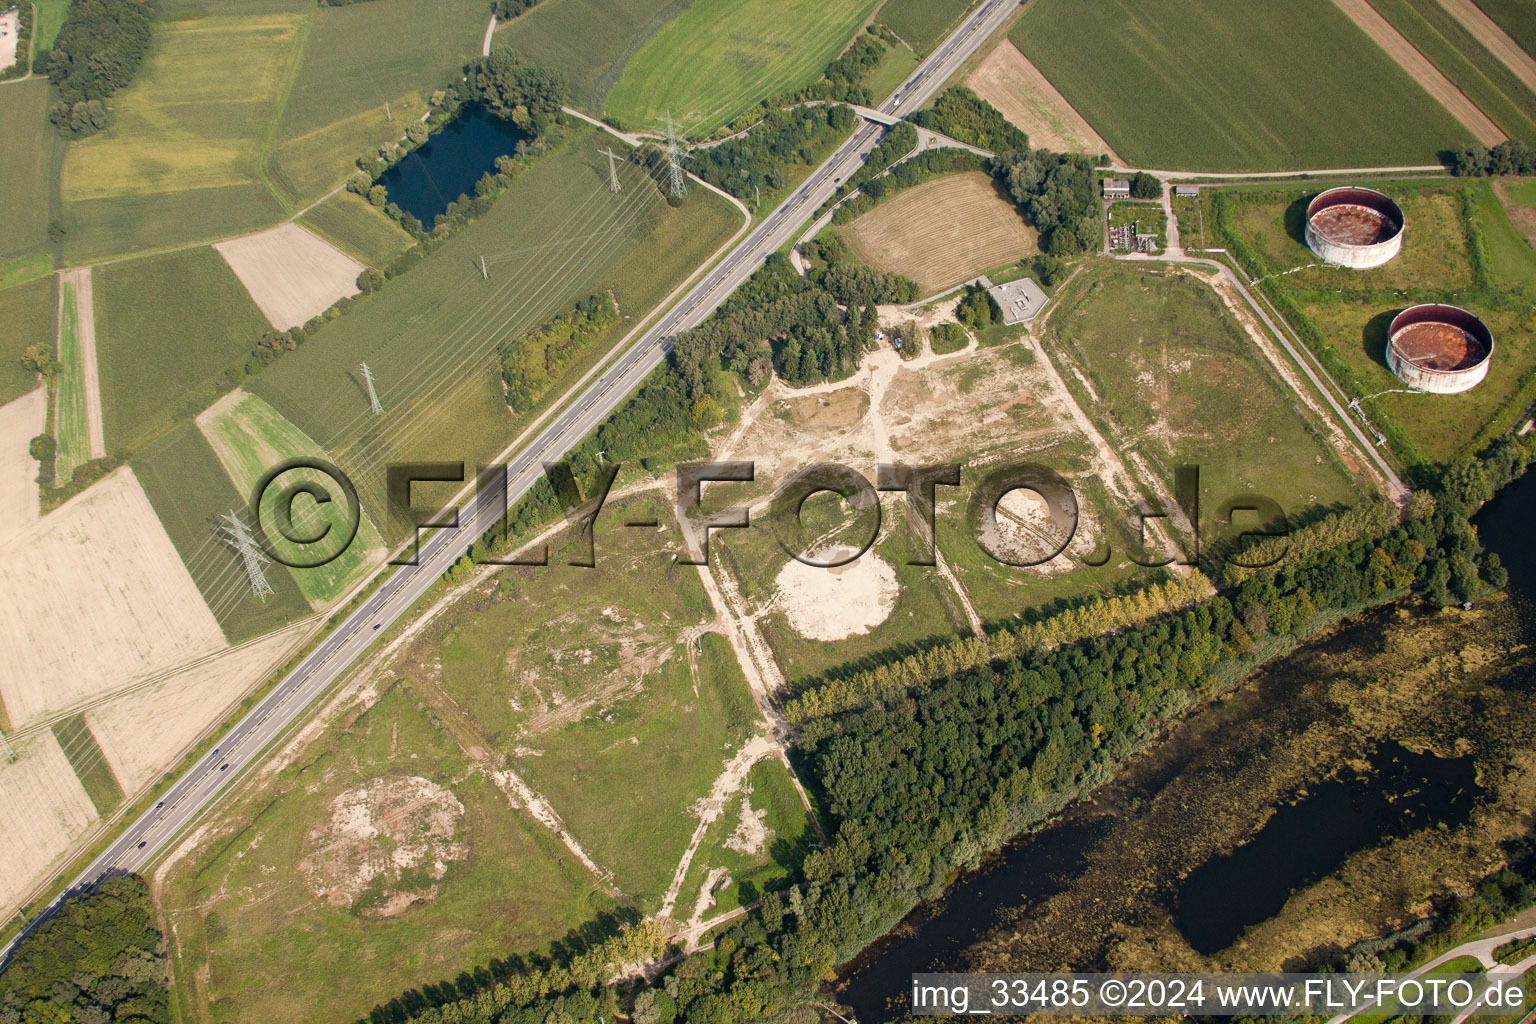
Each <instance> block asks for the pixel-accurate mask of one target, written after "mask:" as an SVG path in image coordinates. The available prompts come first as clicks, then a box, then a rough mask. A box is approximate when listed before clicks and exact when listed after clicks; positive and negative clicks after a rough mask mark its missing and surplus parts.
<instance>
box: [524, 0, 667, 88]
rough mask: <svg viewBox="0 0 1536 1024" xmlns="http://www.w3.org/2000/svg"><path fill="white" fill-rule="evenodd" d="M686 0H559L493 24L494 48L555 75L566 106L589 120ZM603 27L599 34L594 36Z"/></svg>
mask: <svg viewBox="0 0 1536 1024" xmlns="http://www.w3.org/2000/svg"><path fill="white" fill-rule="evenodd" d="M690 3H691V0H559V2H558V3H542V4H539V5H538V6H537V7H535V8H533V9H532V10H530V11H525V12H523V13H522V14H520V15H518V16H517V17H516V18H513V19H512V20H511V21H504V22H501V23H500V24H499V25H497V26H496V45H497V46H511V47H513V48H514V49H515V50H517V51H518V52H519V53H522V54H525V55H527V56H528V57H529V58H530V59H532V60H534V61H537V62H538V63H539V64H540V65H542V66H543V67H546V68H549V69H550V70H552V71H556V72H558V73H559V74H560V75H562V76H563V77H564V78H565V81H566V84H567V85H568V86H569V88H570V98H571V104H572V105H573V106H575V107H578V108H580V109H582V110H585V111H586V112H587V113H589V114H591V115H593V116H594V117H595V116H597V115H599V114H601V113H602V112H603V100H604V98H605V97H606V96H607V95H608V90H609V89H611V88H613V83H615V82H617V81H618V80H619V76H620V75H621V74H622V73H623V71H624V67H625V65H626V64H627V63H628V62H629V59H630V58H631V57H633V56H634V55H635V53H636V52H637V51H638V50H639V49H640V48H641V47H642V46H643V45H644V44H645V42H646V40H648V39H650V38H651V36H653V35H655V34H656V32H657V31H658V30H660V29H661V27H662V26H663V25H665V24H666V23H667V22H668V21H670V20H672V19H673V18H675V17H677V16H678V15H679V14H681V13H682V12H683V11H685V10H686V9H687V8H688V7H689V5H690ZM593 25H602V26H603V31H602V32H593V31H592V26H593Z"/></svg>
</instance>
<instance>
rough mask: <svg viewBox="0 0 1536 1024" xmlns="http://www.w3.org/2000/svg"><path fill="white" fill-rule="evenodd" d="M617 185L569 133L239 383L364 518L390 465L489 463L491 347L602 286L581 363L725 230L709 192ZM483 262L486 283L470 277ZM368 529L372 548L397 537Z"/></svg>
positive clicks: (495, 414) (631, 177) (493, 386)
mask: <svg viewBox="0 0 1536 1024" xmlns="http://www.w3.org/2000/svg"><path fill="white" fill-rule="evenodd" d="M621 175H622V176H623V180H624V182H625V185H626V187H625V191H624V192H623V193H622V194H621V195H619V196H612V195H610V194H609V193H608V189H607V185H606V181H607V161H606V160H604V159H603V158H602V157H601V156H600V155H599V154H598V153H597V152H596V139H595V137H594V134H593V133H592V132H591V131H587V130H579V131H577V132H575V133H574V135H573V136H572V137H571V138H570V139H569V140H568V142H567V143H566V144H565V145H564V146H563V147H561V148H560V149H559V150H558V151H557V152H554V153H552V154H550V155H549V156H547V157H545V158H543V159H541V160H540V161H539V162H538V163H536V164H535V165H534V166H533V167H531V168H530V169H528V170H527V171H526V172H524V174H523V175H522V176H521V177H520V178H519V179H518V180H517V181H515V182H514V183H513V184H512V185H511V187H509V188H508V189H507V191H506V192H505V194H503V195H502V197H501V198H500V199H498V200H497V201H496V203H495V205H494V206H493V207H492V208H491V210H490V211H489V212H488V213H487V214H486V215H485V216H483V217H481V218H480V219H479V220H477V221H476V222H475V223H474V224H472V225H470V227H468V228H467V229H466V230H464V231H463V232H461V233H460V234H458V235H456V236H454V238H453V239H452V240H450V241H449V242H447V243H446V244H444V245H443V246H442V247H441V248H440V249H438V250H437V251H436V252H435V253H434V254H433V255H432V256H431V257H430V258H429V259H427V260H425V261H424V262H422V263H421V264H419V265H417V266H416V267H414V268H412V269H411V270H410V271H409V272H407V273H406V274H404V275H402V276H400V277H398V278H395V279H393V280H391V281H390V282H389V283H388V284H387V285H386V286H385V287H384V289H383V290H382V291H380V292H379V293H378V294H377V295H375V296H373V297H371V298H369V299H368V301H366V302H364V303H362V304H360V305H359V306H358V307H357V308H355V309H354V310H353V311H352V312H350V313H348V314H347V315H346V316H343V317H341V318H340V319H339V320H336V321H333V322H332V323H330V324H327V325H326V326H325V327H324V328H322V329H321V330H320V331H319V332H317V333H316V334H314V335H313V336H311V337H310V339H309V340H308V341H307V342H306V343H305V344H304V346H303V347H302V348H300V349H299V350H298V351H296V352H291V353H289V354H288V355H286V356H284V357H283V358H282V359H280V360H278V361H277V362H276V363H275V364H273V365H272V366H271V367H269V368H268V369H266V370H265V371H263V372H262V374H261V375H260V376H259V377H257V378H255V379H254V380H253V381H252V383H251V384H250V385H249V387H250V389H251V390H252V391H254V392H255V393H256V394H259V395H260V396H261V397H262V398H264V399H266V400H267V401H268V402H269V403H271V405H272V406H273V407H274V408H275V409H277V410H278V411H279V412H281V413H282V414H283V415H284V416H286V417H287V418H288V419H289V420H291V421H292V422H293V423H294V424H295V425H296V426H298V427H299V429H301V430H303V431H304V433H306V434H308V435H309V436H310V437H312V438H314V440H315V441H316V442H318V443H319V444H320V445H321V447H323V448H325V449H327V450H329V451H330V452H332V453H333V454H334V455H335V457H336V458H337V460H338V462H339V463H340V464H341V465H342V466H343V468H345V469H346V470H347V471H348V472H349V473H351V474H352V476H353V479H354V481H355V483H356V485H357V487H358V489H359V491H360V492H362V494H363V503H364V505H365V506H367V507H369V508H382V507H383V506H384V501H383V496H382V489H383V485H384V480H383V466H384V464H385V463H387V462H389V461H391V460H395V461H400V460H407V459H418V460H428V461H443V460H452V461H455V462H456V461H459V460H460V459H462V460H464V461H465V462H466V463H468V464H469V465H470V466H474V465H476V464H478V463H483V462H486V461H488V460H489V459H490V458H491V457H493V456H494V455H495V454H496V453H498V452H499V451H500V450H501V449H502V448H503V447H504V446H505V445H506V444H507V443H508V442H510V441H511V440H512V439H513V437H514V436H515V432H516V429H517V427H518V422H519V421H518V420H517V419H516V418H515V417H514V416H513V415H512V413H511V411H510V410H509V409H508V408H507V405H506V402H505V401H504V400H503V398H502V395H501V382H500V378H499V376H498V373H499V369H498V364H497V359H496V348H497V346H498V345H499V344H501V343H503V342H506V341H510V340H513V339H516V338H518V337H519V336H521V335H522V334H523V333H525V332H526V331H527V330H528V329H529V328H531V327H534V326H536V325H538V324H540V323H543V322H544V321H545V320H547V319H549V318H550V317H551V316H552V315H554V314H556V313H560V312H563V311H565V310H566V309H568V308H569V307H570V305H571V304H572V303H573V302H574V301H575V300H576V299H578V298H581V297H584V296H586V295H589V294H591V293H593V292H596V291H602V290H611V291H612V292H613V294H614V298H615V300H616V302H617V304H618V308H619V312H620V313H621V314H622V318H621V320H620V321H619V323H618V324H617V325H615V326H614V327H613V328H611V329H610V331H609V333H608V335H607V336H606V337H605V338H602V339H599V340H598V342H597V343H596V344H595V345H594V346H593V349H592V353H593V354H592V356H591V359H595V358H598V357H599V355H600V354H601V353H602V352H605V351H606V350H607V347H608V345H609V344H611V343H612V342H613V341H616V340H617V339H618V338H619V337H621V336H622V335H623V333H625V332H627V331H628V330H629V329H630V328H632V327H633V326H635V324H637V323H638V322H639V321H640V319H642V318H643V317H644V316H645V314H646V312H647V311H648V310H650V309H651V308H652V307H654V306H655V304H656V303H657V302H658V301H659V300H660V299H661V298H662V297H664V296H665V295H666V294H667V292H669V291H670V290H671V289H672V288H673V287H675V286H676V285H677V283H678V282H679V281H681V280H682V279H683V278H684V277H685V276H686V275H687V274H688V273H690V272H692V271H693V270H694V269H695V268H696V267H697V266H698V265H699V264H700V263H701V262H703V260H704V259H705V258H706V257H707V256H708V254H710V253H712V252H714V251H715V249H717V248H718V247H719V246H720V244H721V243H722V242H724V241H725V240H726V239H727V238H729V237H730V235H731V233H732V232H733V231H735V230H736V228H737V227H738V226H739V224H740V214H739V213H737V212H735V210H734V209H733V208H732V207H731V206H730V205H729V204H727V203H726V202H725V201H724V200H722V199H720V198H719V197H717V196H715V195H714V194H713V193H710V192H707V191H705V190H703V189H695V190H694V191H692V192H691V193H690V194H689V196H688V200H687V202H686V203H685V204H684V205H683V206H682V207H681V208H680V209H676V210H674V209H671V208H669V207H668V206H667V205H666V203H665V201H664V200H663V199H662V197H661V195H660V192H659V191H658V190H657V188H656V187H655V185H654V184H653V183H652V182H651V181H650V179H649V178H647V177H646V176H645V175H644V174H643V173H642V172H641V171H640V170H639V169H638V168H636V167H633V166H632V165H626V166H624V167H622V168H621ZM482 255H483V256H485V257H486V261H487V265H488V267H489V270H490V279H489V280H483V279H482V278H481V275H480V263H479V261H480V257H481V256H482ZM591 359H589V360H588V361H585V362H583V363H580V364H577V365H575V366H572V367H571V368H570V369H569V370H568V372H567V374H566V377H565V379H566V380H570V379H573V377H574V375H575V374H577V373H579V372H581V371H582V370H583V369H584V368H585V367H586V366H588V365H590V362H591ZM363 361H366V362H367V363H368V364H369V367H370V368H371V369H372V371H373V374H374V377H375V380H376V381H377V387H378V391H379V395H380V398H381V400H382V402H383V405H384V409H385V411H384V413H383V415H380V416H370V415H369V412H368V399H367V396H366V393H365V391H364V390H363V388H362V387H361V386H360V383H359V382H358V380H357V379H356V374H357V373H358V365H359V364H360V363H361V362H363ZM560 391H561V387H560V386H559V385H557V386H556V387H555V388H553V389H551V392H550V393H551V395H554V394H558V393H559V392H560ZM477 460H478V462H477ZM379 525H380V527H381V528H382V529H384V530H385V536H386V539H387V540H391V541H392V540H395V539H397V538H395V537H394V536H393V535H392V533H391V528H390V527H389V526H387V525H386V524H382V523H381V524H379Z"/></svg>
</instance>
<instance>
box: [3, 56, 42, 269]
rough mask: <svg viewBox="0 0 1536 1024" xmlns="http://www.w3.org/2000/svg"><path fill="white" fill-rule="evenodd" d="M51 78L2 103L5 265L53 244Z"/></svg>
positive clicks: (9, 93) (14, 91) (8, 94)
mask: <svg viewBox="0 0 1536 1024" xmlns="http://www.w3.org/2000/svg"><path fill="white" fill-rule="evenodd" d="M48 93H49V86H48V81H47V79H38V78H35V79H31V80H28V81H25V82H16V83H14V84H10V85H7V86H5V92H4V97H5V102H4V103H0V139H5V140H6V141H5V145H3V146H0V181H4V182H5V202H4V203H0V264H3V263H5V262H6V261H7V260H8V259H9V258H10V257H14V256H18V255H20V254H22V253H26V252H33V251H36V250H39V249H42V248H43V247H44V246H46V245H48V202H49V195H50V193H51V191H52V189H53V147H54V138H55V132H54V130H53V126H52V125H51V124H49V123H48V114H47V111H48V102H49V96H48Z"/></svg>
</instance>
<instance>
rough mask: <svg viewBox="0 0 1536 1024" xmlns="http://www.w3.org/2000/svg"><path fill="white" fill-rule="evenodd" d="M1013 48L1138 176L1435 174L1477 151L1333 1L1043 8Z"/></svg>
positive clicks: (1069, 0)
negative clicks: (1446, 154)
mask: <svg viewBox="0 0 1536 1024" xmlns="http://www.w3.org/2000/svg"><path fill="white" fill-rule="evenodd" d="M1010 38H1011V39H1012V40H1013V41H1014V43H1015V44H1017V45H1018V47H1019V49H1020V50H1022V51H1023V52H1024V54H1025V56H1027V57H1029V59H1030V60H1031V61H1033V62H1034V63H1035V64H1036V66H1038V67H1039V68H1040V70H1041V71H1042V72H1043V73H1044V74H1045V76H1046V77H1047V78H1048V79H1050V81H1051V84H1052V85H1054V86H1055V87H1056V88H1057V89H1058V90H1059V91H1060V92H1061V93H1062V95H1063V96H1065V97H1066V99H1067V101H1068V102H1070V103H1071V104H1072V105H1073V106H1074V107H1075V108H1076V109H1077V110H1078V112H1080V113H1081V114H1082V115H1083V117H1084V118H1086V119H1087V121H1088V123H1089V124H1091V125H1093V126H1094V128H1095V129H1097V130H1098V132H1099V134H1100V135H1102V136H1104V139H1105V141H1107V142H1108V143H1109V144H1110V145H1111V146H1113V147H1114V148H1115V150H1116V151H1118V152H1119V153H1120V155H1121V156H1122V157H1124V158H1125V159H1126V160H1128V161H1130V163H1131V164H1132V165H1134V166H1140V167H1159V168H1188V169H1199V170H1208V171H1243V170H1266V169H1267V170H1282V169H1288V168H1289V169H1297V168H1308V167H1359V166H1386V165H1399V164H1401V165H1409V164H1429V163H1434V162H1435V161H1436V157H1437V154H1438V152H1439V151H1441V150H1445V149H1454V148H1455V147H1456V146H1459V145H1462V144H1464V143H1468V142H1471V141H1473V140H1472V137H1471V135H1470V134H1469V133H1468V132H1467V130H1466V129H1465V128H1463V127H1462V126H1461V124H1460V123H1459V122H1457V121H1456V120H1455V119H1454V118H1453V117H1452V116H1451V115H1450V114H1449V113H1448V112H1447V111H1446V110H1445V109H1444V108H1442V107H1441V106H1440V105H1439V104H1437V103H1436V102H1435V101H1434V100H1433V99H1432V98H1431V97H1430V95H1429V94H1428V93H1427V92H1425V91H1424V90H1423V89H1422V88H1420V87H1419V85H1418V84H1417V83H1415V82H1414V81H1413V79H1412V78H1411V77H1410V76H1409V75H1408V73H1407V72H1405V71H1403V70H1402V68H1400V67H1399V66H1398V65H1397V64H1396V63H1395V62H1394V61H1393V60H1392V59H1391V58H1390V57H1388V56H1387V54H1386V53H1385V52H1384V51H1383V50H1381V49H1380V48H1379V47H1377V46H1376V45H1375V44H1374V43H1373V42H1371V40H1370V39H1369V38H1368V37H1366V35H1365V34H1364V33H1362V32H1361V31H1360V30H1359V29H1357V28H1356V27H1355V26H1354V24H1353V23H1352V22H1351V21H1350V20H1349V19H1348V18H1347V17H1346V16H1345V15H1344V14H1343V13H1342V12H1341V11H1339V10H1338V9H1337V8H1336V7H1335V6H1334V5H1333V4H1332V3H1331V2H1330V0H1292V2H1291V3H1287V4H1284V5H1280V4H1251V3H1243V4H1234V3H1228V2H1225V0H1195V2H1188V0H1101V2H1097V3H1092V4H1082V3H1077V2H1075V0H1037V2H1036V3H1033V4H1031V5H1030V6H1029V7H1027V8H1026V9H1025V10H1024V13H1023V15H1022V16H1021V17H1020V18H1019V21H1018V23H1017V25H1016V26H1015V27H1014V29H1013V31H1012V32H1011V34H1010ZM1127 96H1141V97H1146V102H1143V103H1127V102H1126V97H1127Z"/></svg>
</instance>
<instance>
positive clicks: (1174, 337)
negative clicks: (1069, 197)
mask: <svg viewBox="0 0 1536 1024" xmlns="http://www.w3.org/2000/svg"><path fill="white" fill-rule="evenodd" d="M1056 301H1058V302H1060V303H1062V304H1063V305H1062V308H1061V309H1059V310H1058V311H1057V314H1056V315H1055V316H1054V317H1053V318H1052V320H1051V322H1050V325H1049V335H1048V340H1047V348H1048V349H1049V350H1050V351H1051V353H1052V355H1053V357H1055V358H1057V359H1059V360H1060V361H1062V362H1063V363H1066V364H1067V365H1068V366H1069V367H1072V368H1074V369H1075V370H1076V371H1077V372H1070V371H1069V372H1067V373H1065V374H1064V376H1065V377H1066V378H1067V381H1068V387H1070V388H1072V389H1073V390H1074V391H1076V392H1078V401H1079V404H1080V405H1082V407H1083V408H1084V410H1086V411H1087V412H1088V414H1089V415H1090V416H1092V417H1094V418H1095V419H1096V420H1097V421H1098V423H1099V425H1100V429H1101V430H1102V431H1103V432H1104V434H1105V437H1106V440H1108V441H1109V442H1110V444H1111V445H1113V446H1114V447H1115V448H1116V450H1117V451H1119V452H1120V453H1121V454H1122V456H1123V457H1124V458H1125V459H1126V461H1127V463H1128V464H1129V465H1132V466H1134V465H1135V464H1136V462H1137V461H1138V460H1144V461H1145V462H1146V463H1147V464H1149V466H1150V469H1151V471H1152V472H1153V473H1154V474H1155V475H1156V477H1157V481H1158V483H1159V485H1160V488H1159V489H1160V490H1161V491H1162V493H1164V494H1172V493H1173V490H1174V488H1173V478H1174V467H1175V466H1178V465H1192V466H1197V467H1198V468H1199V472H1200V491H1199V496H1200V519H1201V522H1200V530H1201V536H1202V538H1203V539H1204V540H1205V541H1206V542H1207V544H1208V545H1209V543H1210V542H1212V541H1215V540H1216V539H1217V538H1219V536H1220V534H1221V531H1222V528H1221V526H1220V525H1219V519H1218V516H1219V509H1220V507H1221V505H1222V504H1223V503H1224V502H1226V501H1229V500H1231V499H1234V498H1238V497H1239V496H1241V495H1245V494H1255V493H1256V494H1262V495H1265V496H1267V497H1269V498H1272V499H1273V500H1275V501H1276V502H1278V503H1279V505H1280V507H1281V508H1282V509H1283V510H1284V511H1285V512H1286V514H1287V515H1295V514H1297V513H1301V512H1304V511H1306V510H1308V509H1312V508H1315V507H1318V506H1329V505H1333V504H1335V503H1346V504H1348V503H1353V502H1354V501H1356V500H1358V499H1359V497H1360V492H1361V487H1360V485H1358V484H1357V483H1356V481H1355V480H1354V479H1353V478H1352V477H1351V475H1350V473H1349V472H1347V471H1346V470H1345V468H1344V466H1343V464H1342V463H1341V462H1340V457H1339V455H1338V454H1337V453H1336V452H1335V451H1334V450H1333V449H1332V448H1331V447H1330V445H1329V444H1328V442H1327V441H1326V440H1324V439H1323V438H1322V437H1321V436H1320V427H1318V426H1316V425H1314V423H1313V422H1312V419H1311V417H1310V416H1309V415H1307V414H1306V413H1304V412H1303V411H1302V410H1301V408H1300V399H1299V398H1297V397H1296V396H1295V394H1294V393H1292V392H1291V391H1290V390H1289V386H1288V385H1287V384H1286V383H1285V382H1284V381H1283V380H1281V379H1280V378H1279V377H1278V375H1277V373H1276V371H1275V370H1274V369H1273V367H1271V366H1270V365H1269V364H1268V363H1267V362H1266V361H1265V360H1264V359H1263V358H1262V357H1261V356H1260V355H1259V354H1258V352H1257V351H1256V349H1255V347H1254V343H1253V341H1252V340H1251V339H1250V338H1249V337H1248V336H1247V335H1245V334H1244V333H1243V332H1242V331H1241V329H1240V328H1239V327H1238V326H1237V325H1236V323H1235V321H1234V320H1233V319H1232V317H1231V316H1230V314H1229V313H1228V312H1227V310H1226V308H1225V307H1224V306H1223V304H1222V302H1221V300H1220V299H1219V298H1218V297H1217V295H1216V293H1215V292H1214V291H1213V290H1212V289H1211V287H1210V286H1209V285H1208V284H1207V283H1206V282H1204V281H1201V280H1199V279H1198V278H1196V277H1194V276H1192V275H1189V274H1182V273H1170V272H1168V271H1142V270H1134V269H1130V268H1128V267H1114V268H1106V269H1104V270H1101V271H1098V272H1095V273H1092V274H1089V275H1085V276H1084V277H1083V278H1082V279H1081V280H1080V281H1078V282H1076V283H1074V285H1073V286H1072V287H1071V288H1070V289H1069V293H1068V294H1064V295H1063V296H1060V297H1058V298H1057V300H1056ZM1133 472H1134V469H1133ZM1149 483H1150V481H1149Z"/></svg>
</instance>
